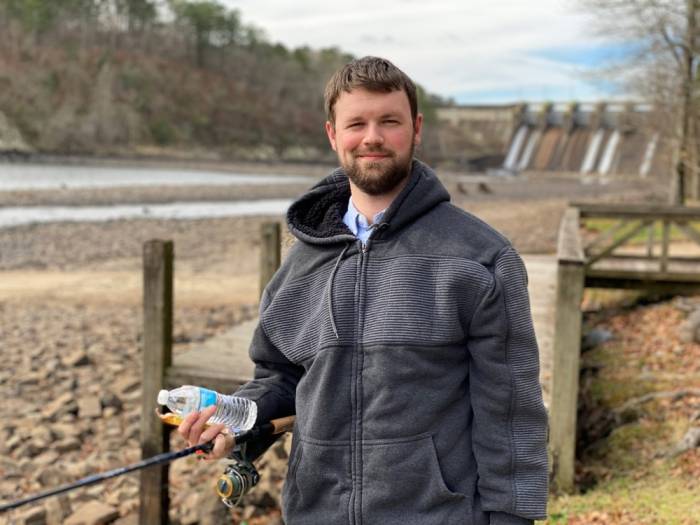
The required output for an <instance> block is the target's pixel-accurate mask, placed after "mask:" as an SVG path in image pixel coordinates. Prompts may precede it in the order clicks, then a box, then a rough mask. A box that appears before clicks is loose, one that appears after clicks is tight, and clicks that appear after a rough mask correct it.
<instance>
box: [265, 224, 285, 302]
mask: <svg viewBox="0 0 700 525" xmlns="http://www.w3.org/2000/svg"><path fill="white" fill-rule="evenodd" d="M260 241H261V242H260V296H261V297H262V293H263V290H264V289H265V287H266V286H267V283H269V282H270V279H272V276H273V275H274V274H275V272H276V271H277V269H278V268H279V267H280V261H281V259H282V257H281V250H282V242H281V234H280V224H279V223H278V222H266V223H264V224H263V225H262V227H261V228H260Z"/></svg>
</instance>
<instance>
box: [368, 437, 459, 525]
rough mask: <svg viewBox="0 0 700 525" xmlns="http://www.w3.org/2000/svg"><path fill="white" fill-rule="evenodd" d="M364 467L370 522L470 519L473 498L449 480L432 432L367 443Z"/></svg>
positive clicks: (392, 524) (419, 524)
mask: <svg viewBox="0 0 700 525" xmlns="http://www.w3.org/2000/svg"><path fill="white" fill-rule="evenodd" d="M362 465H363V467H362V516H363V522H364V523H366V524H367V525H375V524H377V525H379V524H381V525H408V524H411V525H423V524H425V525H433V524H436V523H440V524H445V525H449V524H453V523H454V524H465V523H469V522H470V521H471V502H470V501H469V498H467V497H466V496H465V495H464V494H460V493H457V492H453V491H452V490H451V489H450V488H449V487H448V486H447V484H446V483H445V480H444V479H443V476H442V471H441V469H440V463H439V461H438V456H437V452H436V450H435V445H434V443H433V438H432V436H431V435H429V434H421V435H418V436H414V437H410V438H405V439H396V440H386V441H384V440H383V441H375V442H371V441H370V442H365V445H364V446H363V454H362Z"/></svg>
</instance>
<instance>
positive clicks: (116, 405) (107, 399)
mask: <svg viewBox="0 0 700 525" xmlns="http://www.w3.org/2000/svg"><path fill="white" fill-rule="evenodd" d="M100 402H101V403H102V407H103V408H113V409H115V412H114V413H118V412H121V410H122V407H123V406H124V404H123V403H122V400H121V399H119V397H118V396H117V395H116V394H114V393H113V392H109V391H108V392H105V393H104V394H102V398H101V399H100Z"/></svg>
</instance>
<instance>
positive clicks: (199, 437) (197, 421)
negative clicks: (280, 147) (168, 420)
mask: <svg viewBox="0 0 700 525" xmlns="http://www.w3.org/2000/svg"><path fill="white" fill-rule="evenodd" d="M214 412H216V406H210V407H207V408H205V409H204V410H202V411H201V412H192V413H191V414H188V415H187V417H186V418H185V419H183V420H182V423H180V426H179V427H177V431H178V432H179V433H180V435H181V436H182V437H183V438H185V439H186V440H187V443H188V444H189V446H191V447H193V446H195V445H199V444H200V443H206V442H207V441H211V440H214V448H213V449H212V451H211V452H210V453H209V454H205V455H204V456H202V457H204V458H205V459H222V458H225V457H227V456H228V455H229V454H230V453H231V451H232V450H233V446H234V445H235V438H234V437H233V435H232V434H231V433H229V431H228V429H227V428H226V425H224V424H222V423H219V424H216V425H211V426H209V427H208V428H205V424H206V422H207V421H208V420H209V418H210V417H211V416H213V415H214Z"/></svg>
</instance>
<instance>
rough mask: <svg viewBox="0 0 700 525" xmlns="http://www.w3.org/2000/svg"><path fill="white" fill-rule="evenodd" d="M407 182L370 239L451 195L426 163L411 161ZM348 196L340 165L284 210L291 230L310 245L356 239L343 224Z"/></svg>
mask: <svg viewBox="0 0 700 525" xmlns="http://www.w3.org/2000/svg"><path fill="white" fill-rule="evenodd" d="M409 177H410V178H409V181H408V183H407V184H406V186H405V187H404V189H403V190H401V193H399V195H398V196H397V197H396V199H394V202H393V203H392V204H391V206H390V207H389V209H388V210H387V211H386V213H385V214H384V218H383V219H382V223H381V224H380V227H379V229H378V231H377V232H376V233H375V234H374V235H373V238H377V237H380V236H382V237H386V236H388V235H391V234H392V233H394V232H397V231H399V230H400V229H401V228H403V227H404V226H405V225H406V224H408V223H410V222H412V221H414V220H415V219H417V218H418V217H420V216H421V215H423V214H424V213H426V212H428V211H429V210H431V209H432V208H434V207H435V206H437V205H438V204H439V203H441V202H445V201H449V200H450V195H449V193H447V190H446V189H445V187H444V186H443V185H442V184H441V183H440V181H439V180H438V178H437V176H436V175H435V173H434V172H433V170H431V169H430V168H429V167H428V166H426V165H425V164H423V163H422V162H421V161H419V160H414V161H413V164H412V166H411V174H410V175H409ZM349 198H350V182H349V181H348V177H347V175H346V174H345V171H344V170H343V169H342V168H338V169H336V170H335V171H333V173H331V174H330V175H329V176H328V177H326V178H324V179H323V180H321V181H320V182H319V183H318V184H316V185H315V186H314V187H313V188H311V190H310V191H309V192H307V193H306V194H305V195H304V196H303V197H301V198H300V199H299V200H297V201H296V202H294V203H293V204H292V205H291V206H290V208H289V210H288V211H287V223H288V224H289V229H290V231H291V232H292V233H293V234H294V235H295V236H296V237H297V238H299V239H300V240H302V241H306V242H309V243H312V244H330V243H336V242H347V241H352V240H355V236H354V235H353V234H352V232H351V231H350V230H349V229H348V227H347V226H346V225H345V224H344V223H343V215H344V214H345V211H346V210H347V207H348V199H349Z"/></svg>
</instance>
